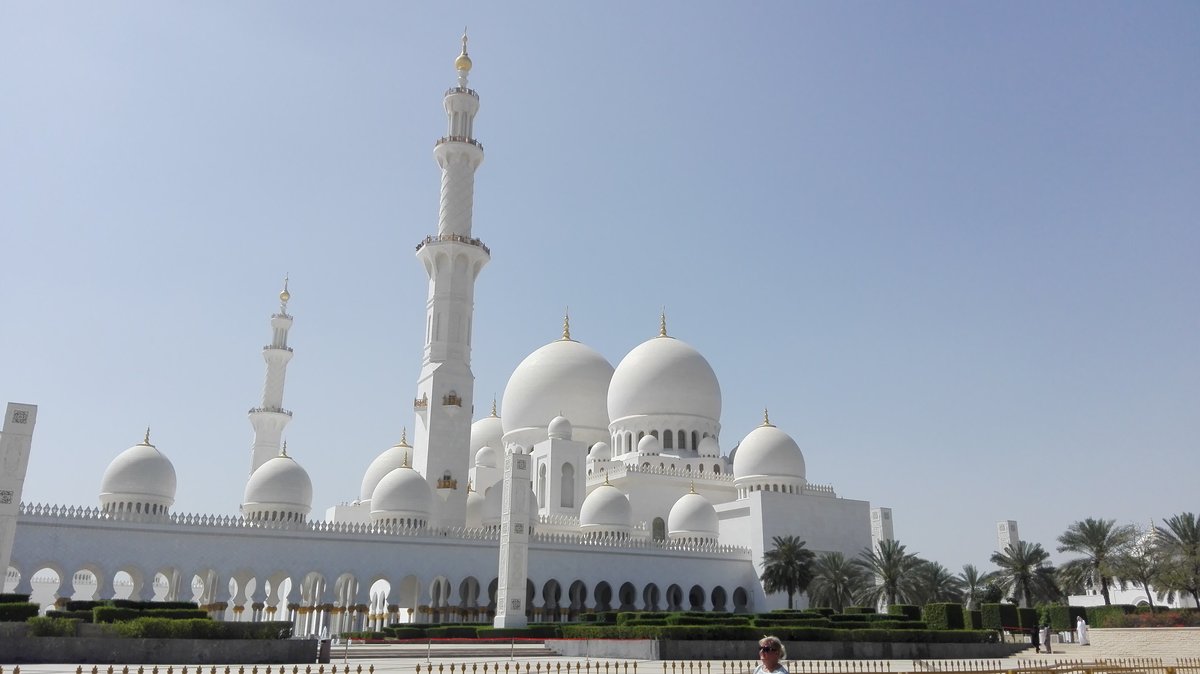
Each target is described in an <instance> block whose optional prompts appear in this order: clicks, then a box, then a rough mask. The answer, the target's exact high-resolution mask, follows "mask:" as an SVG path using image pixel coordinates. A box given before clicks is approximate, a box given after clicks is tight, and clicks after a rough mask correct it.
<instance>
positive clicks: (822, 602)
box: [808, 552, 869, 613]
mask: <svg viewBox="0 0 1200 674" xmlns="http://www.w3.org/2000/svg"><path fill="white" fill-rule="evenodd" d="M812 571H813V577H812V583H810V584H809V586H808V598H809V600H810V601H811V602H812V604H813V605H814V606H828V607H830V608H832V609H833V610H835V611H837V612H838V613H841V612H842V609H844V608H846V607H847V606H849V605H850V603H851V602H853V601H854V597H855V596H856V595H858V594H859V593H860V592H862V589H863V587H864V586H865V585H866V584H867V583H868V582H869V581H868V579H867V574H866V572H864V571H863V568H862V566H860V565H858V564H855V563H854V562H853V561H851V560H848V559H846V556H845V555H843V554H842V553H840V552H826V553H823V554H822V555H820V556H819V557H817V560H816V562H814V563H813V567H812Z"/></svg>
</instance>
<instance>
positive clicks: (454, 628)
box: [425, 625, 483, 639]
mask: <svg viewBox="0 0 1200 674" xmlns="http://www.w3.org/2000/svg"><path fill="white" fill-rule="evenodd" d="M480 627H483V625H437V626H434V627H426V628H425V636H426V637H427V638H429V639H474V638H475V636H476V634H475V632H476V630H478V629H479V628H480Z"/></svg>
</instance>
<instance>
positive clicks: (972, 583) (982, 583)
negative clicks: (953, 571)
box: [958, 564, 991, 611]
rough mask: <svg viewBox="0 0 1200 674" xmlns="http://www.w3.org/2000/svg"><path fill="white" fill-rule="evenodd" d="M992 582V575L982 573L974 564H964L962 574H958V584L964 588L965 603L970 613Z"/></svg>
mask: <svg viewBox="0 0 1200 674" xmlns="http://www.w3.org/2000/svg"><path fill="white" fill-rule="evenodd" d="M990 580H991V574H990V573H980V572H979V569H977V568H975V565H974V564H963V570H962V573H960V574H958V582H959V585H960V587H962V593H963V602H964V603H966V605H967V610H968V611H969V610H971V609H973V608H975V604H976V602H978V601H979V599H980V597H982V596H983V591H984V588H985V587H987V584H988V582H989V581H990Z"/></svg>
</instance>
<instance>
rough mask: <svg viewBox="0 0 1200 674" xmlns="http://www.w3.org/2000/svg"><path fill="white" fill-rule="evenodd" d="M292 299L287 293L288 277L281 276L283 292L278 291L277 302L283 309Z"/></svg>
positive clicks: (285, 275)
mask: <svg viewBox="0 0 1200 674" xmlns="http://www.w3.org/2000/svg"><path fill="white" fill-rule="evenodd" d="M290 299H292V294H291V293H289V292H288V275H287V274H284V275H283V290H281V291H279V302H280V304H282V305H283V306H284V307H286V306H287V303H288V300H290Z"/></svg>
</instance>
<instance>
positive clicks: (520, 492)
mask: <svg viewBox="0 0 1200 674" xmlns="http://www.w3.org/2000/svg"><path fill="white" fill-rule="evenodd" d="M520 451H522V450H521V448H520V447H519V446H518V447H516V448H515V450H514V451H510V452H506V453H505V456H504V484H503V487H502V488H503V490H504V491H503V495H504V497H503V499H502V501H501V508H502V510H501V513H500V566H499V570H498V572H497V574H496V577H497V578H498V581H499V582H498V585H497V588H496V618H495V619H494V620H493V621H492V624H493V626H495V627H525V626H526V624H527V622H528V621H527V619H526V617H525V610H526V608H527V607H526V606H525V586H526V584H527V583H528V578H529V528H530V521H531V513H530V512H529V486H530V484H531V479H530V465H531V461H530V457H529V455H528V454H520V453H517V452H520Z"/></svg>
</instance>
